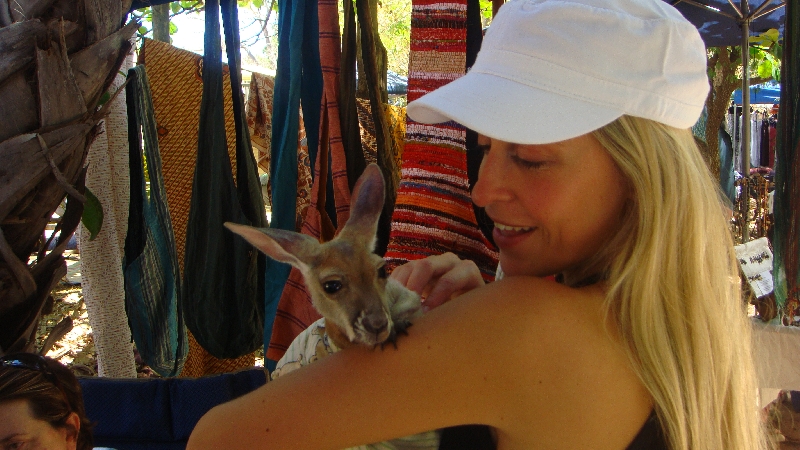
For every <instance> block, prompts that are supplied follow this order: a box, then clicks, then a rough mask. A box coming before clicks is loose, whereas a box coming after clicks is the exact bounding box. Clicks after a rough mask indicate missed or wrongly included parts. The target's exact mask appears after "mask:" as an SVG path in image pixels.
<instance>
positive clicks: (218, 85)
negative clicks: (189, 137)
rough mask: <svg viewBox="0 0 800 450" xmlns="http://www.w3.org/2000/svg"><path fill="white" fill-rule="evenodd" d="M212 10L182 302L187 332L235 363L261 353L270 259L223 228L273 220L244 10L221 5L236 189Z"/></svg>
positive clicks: (208, 11)
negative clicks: (247, 70)
mask: <svg viewBox="0 0 800 450" xmlns="http://www.w3.org/2000/svg"><path fill="white" fill-rule="evenodd" d="M205 5H206V6H205V19H206V22H205V26H206V29H205V51H204V56H203V98H202V101H201V106H200V126H199V138H198V149H197V165H196V167H195V173H194V180H193V186H192V201H191V207H190V211H189V223H188V226H187V230H186V256H185V258H184V267H185V270H184V283H183V292H182V295H183V301H184V306H185V307H184V315H185V318H186V324H187V326H188V328H189V330H190V331H191V332H192V334H193V335H194V338H195V339H197V342H198V343H199V344H200V345H201V346H202V347H203V348H204V349H206V350H207V351H208V352H209V353H211V354H212V355H213V356H215V357H217V358H236V357H239V356H241V355H244V354H247V353H250V352H252V351H253V350H255V349H257V348H258V347H260V346H261V341H262V336H263V329H264V303H263V301H264V284H263V282H264V279H263V274H264V267H265V257H264V256H263V255H262V254H261V253H260V252H257V251H255V250H254V249H253V248H252V246H250V245H249V244H248V243H247V242H245V241H244V240H243V239H241V238H239V237H238V236H234V235H233V233H230V232H229V231H227V230H226V229H225V228H224V227H223V225H222V224H223V223H224V222H235V223H240V224H246V225H252V226H255V227H265V226H266V216H265V212H264V204H263V202H262V200H261V186H260V183H259V181H258V173H257V171H256V166H255V159H254V157H253V151H252V147H251V144H250V136H249V133H248V131H247V124H246V123H245V119H244V101H243V98H242V89H241V74H240V73H239V67H240V63H239V32H238V17H237V9H236V8H237V5H236V2H235V1H233V0H223V1H222V19H223V22H224V25H225V41H226V47H227V53H228V66H229V68H230V79H231V85H232V88H233V115H234V122H235V127H236V174H237V182H236V183H235V184H234V180H233V174H232V169H231V163H230V159H229V158H228V148H227V143H226V136H225V116H224V112H223V96H222V93H223V90H222V89H223V86H222V61H221V56H222V49H221V43H220V27H219V13H220V2H219V0H210V1H207V2H206V4H205Z"/></svg>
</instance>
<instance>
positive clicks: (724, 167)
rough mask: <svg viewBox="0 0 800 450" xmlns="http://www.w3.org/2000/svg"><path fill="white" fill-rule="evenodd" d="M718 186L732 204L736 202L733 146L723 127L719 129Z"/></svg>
mask: <svg viewBox="0 0 800 450" xmlns="http://www.w3.org/2000/svg"><path fill="white" fill-rule="evenodd" d="M719 186H720V188H722V192H724V193H725V196H726V197H728V200H730V201H731V204H733V203H734V202H735V201H736V190H735V188H734V176H733V144H732V143H731V135H730V134H728V132H727V131H725V126H724V125H720V127H719Z"/></svg>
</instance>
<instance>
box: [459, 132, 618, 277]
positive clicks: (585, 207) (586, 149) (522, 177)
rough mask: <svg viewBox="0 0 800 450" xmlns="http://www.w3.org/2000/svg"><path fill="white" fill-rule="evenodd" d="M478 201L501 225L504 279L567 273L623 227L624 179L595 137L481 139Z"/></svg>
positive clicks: (497, 225) (497, 231)
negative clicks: (529, 141)
mask: <svg viewBox="0 0 800 450" xmlns="http://www.w3.org/2000/svg"><path fill="white" fill-rule="evenodd" d="M478 143H479V145H480V146H481V147H482V148H483V150H484V153H485V154H484V158H483V162H482V164H481V168H480V172H479V175H478V182H477V183H476V184H475V187H474V189H473V191H472V200H473V201H474V202H475V204H476V205H478V206H480V207H483V208H485V209H486V213H487V214H488V215H489V217H491V218H492V220H493V221H494V223H495V228H494V241H495V243H496V244H497V246H498V247H499V248H500V263H501V265H502V267H503V271H504V272H505V273H506V275H533V276H548V275H554V274H558V273H564V274H565V275H568V274H569V272H570V270H574V269H576V268H578V267H581V264H582V263H583V262H585V261H586V260H587V259H588V258H589V257H591V256H593V255H594V254H595V253H596V252H597V251H598V250H599V249H600V247H601V245H602V244H603V242H604V241H605V240H607V239H610V238H611V237H612V236H613V235H614V233H615V232H616V231H617V229H618V228H619V226H620V221H621V217H622V215H623V214H622V213H623V210H624V207H625V203H626V201H627V199H628V191H627V189H626V187H625V186H626V183H625V181H624V179H623V175H622V173H621V172H620V170H619V168H618V167H617V166H616V164H614V162H613V160H612V159H611V156H610V155H609V154H608V152H607V151H606V150H605V149H604V148H603V147H602V146H601V145H600V143H599V142H598V141H597V140H596V139H595V138H594V137H593V136H591V135H583V136H579V137H576V138H573V139H569V140H566V141H561V142H556V143H552V144H544V145H522V144H512V143H509V142H504V141H499V140H496V139H489V138H486V137H483V136H481V137H480V139H479V141H478Z"/></svg>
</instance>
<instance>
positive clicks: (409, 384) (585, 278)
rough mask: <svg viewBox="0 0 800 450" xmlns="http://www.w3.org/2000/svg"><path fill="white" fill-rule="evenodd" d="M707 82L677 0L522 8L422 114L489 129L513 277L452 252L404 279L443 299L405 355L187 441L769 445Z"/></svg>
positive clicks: (234, 412)
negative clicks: (711, 135) (699, 137)
mask: <svg viewBox="0 0 800 450" xmlns="http://www.w3.org/2000/svg"><path fill="white" fill-rule="evenodd" d="M705 70H706V69H705V48H704V46H703V43H702V41H701V40H700V37H699V34H698V32H697V30H696V29H695V28H694V27H693V26H692V25H691V24H690V23H689V22H687V21H686V20H685V19H684V18H683V17H682V16H681V15H680V13H678V12H677V11H676V10H675V9H673V8H672V7H670V6H669V5H667V4H666V3H664V2H662V1H659V0H527V1H512V2H509V3H506V4H505V5H504V6H503V7H502V8H501V10H500V13H499V14H498V15H497V16H496V17H495V19H494V21H493V22H492V25H491V26H490V28H489V30H488V32H487V34H486V38H485V40H484V42H483V47H482V49H481V52H480V53H479V55H478V58H477V61H476V63H475V65H474V66H473V67H472V69H471V70H470V72H469V73H467V74H466V75H465V76H464V77H462V78H460V79H458V80H456V81H454V82H452V83H450V84H448V85H446V86H445V87H443V88H441V89H439V90H437V91H434V92H432V93H430V94H428V95H426V96H424V97H422V98H421V99H419V100H417V101H415V102H412V103H410V104H409V106H408V114H409V117H411V118H412V119H414V120H416V121H418V122H422V123H437V122H443V121H448V120H453V121H456V122H458V123H461V124H463V125H465V126H467V127H468V128H472V129H474V130H476V131H478V132H479V133H480V134H481V135H482V137H481V139H480V144H481V145H482V147H483V148H484V151H485V156H484V160H483V163H482V166H481V170H480V173H479V178H478V182H477V184H476V185H475V188H474V190H473V193H472V195H473V200H474V202H475V203H476V204H477V205H478V206H480V207H483V208H485V210H486V213H487V214H488V215H489V217H491V218H492V220H493V221H494V222H495V231H494V239H495V242H496V243H497V245H498V247H499V249H500V263H501V266H502V268H503V271H504V272H505V278H504V279H502V280H500V281H497V282H495V283H491V284H489V285H486V286H482V282H480V281H479V280H480V278H479V275H478V274H477V270H476V269H475V268H474V265H472V264H470V263H467V262H460V261H457V260H455V258H454V257H452V255H443V256H440V257H435V258H429V259H426V260H422V261H417V262H413V263H409V264H407V265H405V266H402V267H400V268H398V269H397V270H396V271H395V272H394V273H393V274H392V276H393V277H395V278H396V279H398V280H400V281H402V282H404V283H405V284H406V285H407V286H408V287H409V288H411V289H413V290H416V291H417V292H421V293H423V294H428V296H427V300H426V303H427V304H428V306H431V307H432V306H437V305H439V304H441V306H438V307H436V308H435V309H433V310H431V311H430V312H429V313H427V314H426V315H425V316H424V317H422V318H420V319H419V320H418V321H417V322H415V324H414V326H413V327H412V328H411V329H410V330H409V336H406V337H403V338H402V339H400V341H399V343H398V345H399V349H398V350H397V351H393V350H387V351H383V352H379V351H377V352H372V351H369V350H363V349H348V350H346V351H343V352H341V353H339V354H336V355H334V356H331V357H328V358H325V359H323V360H321V361H318V362H316V363H314V364H312V365H310V366H308V367H305V368H303V369H301V370H298V371H296V372H293V373H292V374H291V375H290V376H286V377H281V378H280V379H278V380H276V381H275V382H271V383H269V384H268V385H267V386H266V387H264V388H263V389H261V390H259V391H256V392H255V393H253V394H249V395H247V396H244V397H242V398H240V399H237V400H235V401H233V402H231V403H228V404H224V405H221V406H219V407H217V408H215V409H213V410H212V411H210V412H209V413H208V414H207V415H206V416H205V417H204V418H203V419H201V421H200V423H199V424H198V426H197V428H196V429H195V432H194V434H193V435H192V437H191V438H190V442H189V448H190V449H198V448H278V449H291V448H298V449H336V448H344V447H348V446H352V445H358V444H364V443H369V442H378V441H382V440H386V439H389V438H394V437H398V436H404V435H410V434H414V433H418V432H421V431H424V430H430V429H439V428H444V427H450V426H454V425H461V424H483V425H488V426H489V427H490V428H491V430H492V432H493V435H494V439H495V442H496V446H497V448H499V449H535V448H543V449H562V448H563V449H575V448H592V449H626V448H627V449H635V448H671V449H687V448H691V449H695V450H699V449H723V448H724V449H743V450H744V449H748V450H749V449H758V448H766V447H767V445H768V444H767V442H766V440H765V438H764V435H763V433H762V430H761V427H760V419H759V416H758V412H757V405H756V403H755V392H756V387H755V383H754V372H753V364H752V361H751V356H750V350H749V348H748V344H749V342H750V339H749V333H750V332H749V328H748V327H749V325H748V322H747V319H746V314H745V311H744V304H743V303H742V301H741V299H740V295H739V282H738V275H737V274H738V272H737V269H736V261H735V259H734V257H733V248H732V240H731V237H730V235H729V232H728V229H727V224H726V221H725V219H724V216H723V207H722V204H721V203H720V197H719V194H718V192H717V188H716V183H714V182H713V181H712V179H711V177H710V176H709V173H708V171H707V169H706V168H705V166H704V163H703V160H702V158H701V157H700V155H699V152H698V150H697V147H696V146H695V144H694V140H693V138H692V135H691V133H690V132H689V130H688V128H689V127H690V126H692V125H693V124H694V123H695V121H696V120H697V118H698V117H699V115H700V112H701V110H702V107H703V103H704V101H705V97H706V95H707V93H708V80H707V78H706V75H705ZM550 276H555V277H556V279H557V280H558V281H553V280H552V279H551V278H550ZM464 291H467V292H466V293H464V294H463V295H460V296H458V297H457V298H455V299H454V300H452V301H448V302H446V303H444V300H447V299H449V298H450V297H451V296H452V294H454V293H460V292H464ZM442 303H444V304H442Z"/></svg>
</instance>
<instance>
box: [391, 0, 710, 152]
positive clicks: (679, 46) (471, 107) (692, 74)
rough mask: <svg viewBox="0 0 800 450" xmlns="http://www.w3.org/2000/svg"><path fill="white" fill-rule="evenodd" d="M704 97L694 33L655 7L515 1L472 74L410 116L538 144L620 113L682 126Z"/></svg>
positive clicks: (649, 3) (638, 0)
mask: <svg viewBox="0 0 800 450" xmlns="http://www.w3.org/2000/svg"><path fill="white" fill-rule="evenodd" d="M708 90H709V83H708V77H707V75H706V50H705V46H704V44H703V41H702V40H701V38H700V33H699V32H698V31H697V28H695V27H694V25H692V24H691V23H690V22H689V21H687V20H686V19H685V18H684V17H683V16H682V15H681V13H680V12H678V11H677V10H676V9H675V8H673V7H672V6H670V5H668V4H667V3H665V2H663V1H661V0H514V1H511V2H508V3H506V4H504V5H503V7H502V8H500V12H499V13H498V14H497V16H496V17H495V18H494V20H493V21H492V24H491V26H490V27H489V29H488V30H487V32H486V36H485V38H484V40H483V44H482V47H481V51H480V52H479V53H478V57H477V60H476V61H475V64H474V65H473V67H472V69H471V70H470V71H469V73H467V74H466V75H464V76H463V77H461V78H458V79H456V80H455V81H453V82H451V83H449V84H447V85H445V86H443V87H441V88H439V89H437V90H435V91H433V92H430V93H428V94H426V95H424V96H423V97H421V98H419V99H418V100H416V101H413V102H411V103H409V105H408V108H407V113H408V116H409V117H410V118H411V119H413V120H415V121H417V122H421V123H440V122H446V121H449V120H453V121H455V122H458V123H460V124H462V125H464V126H466V127H468V128H470V129H473V130H475V131H477V132H479V133H481V134H484V135H486V136H488V137H491V138H495V139H500V140H504V141H508V142H515V143H519V144H544V143H548V142H556V141H562V140H565V139H570V138H573V137H576V136H580V135H582V134H586V133H589V132H591V131H594V130H596V129H598V128H600V127H602V126H604V125H607V124H608V123H610V122H612V121H614V120H616V119H617V118H619V117H620V116H622V115H623V114H627V115H631V116H637V117H644V118H647V119H651V120H654V121H657V122H661V123H664V124H667V125H670V126H673V127H676V128H689V127H691V126H692V125H694V124H695V122H696V121H697V119H698V118H699V117H700V113H701V112H702V110H703V105H704V103H705V100H706V96H707V95H708Z"/></svg>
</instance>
